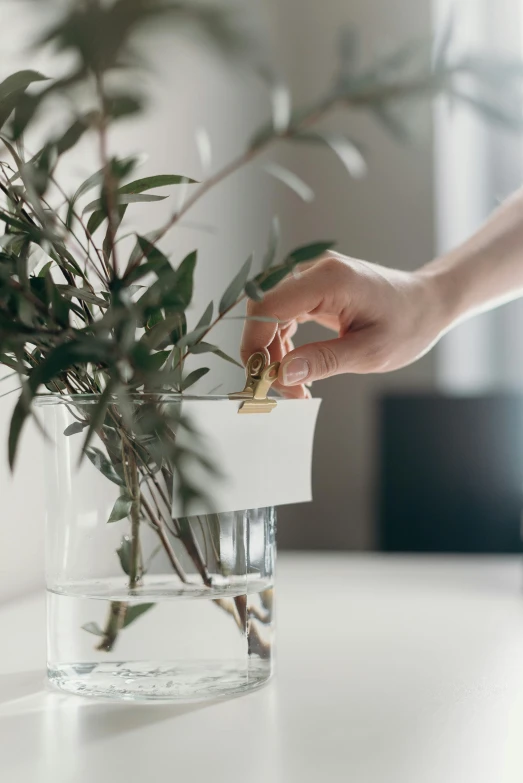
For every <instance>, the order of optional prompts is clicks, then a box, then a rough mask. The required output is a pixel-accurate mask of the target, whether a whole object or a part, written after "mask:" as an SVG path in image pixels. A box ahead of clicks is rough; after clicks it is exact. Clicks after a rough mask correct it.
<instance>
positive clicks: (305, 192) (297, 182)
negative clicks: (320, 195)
mask: <svg viewBox="0 0 523 783" xmlns="http://www.w3.org/2000/svg"><path fill="white" fill-rule="evenodd" d="M264 169H265V171H266V172H267V174H270V175H271V177H274V178H275V179H277V180H279V181H280V182H283V184H284V185H287V187H288V188H290V189H291V190H293V191H294V192H295V193H296V195H298V196H299V197H300V198H301V199H302V200H303V201H306V202H311V201H314V191H313V190H312V188H311V187H309V185H307V183H306V182H304V181H303V180H302V179H301V177H298V175H297V174H295V173H294V172H293V171H290V169H287V168H285V166H280V164H279V163H266V164H265V166H264Z"/></svg>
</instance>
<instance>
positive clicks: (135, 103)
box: [105, 93, 143, 120]
mask: <svg viewBox="0 0 523 783" xmlns="http://www.w3.org/2000/svg"><path fill="white" fill-rule="evenodd" d="M105 105H106V110H107V114H108V115H109V117H112V118H113V120H119V119H121V118H122V117H129V116H131V115H133V114H137V113H138V112H139V111H140V110H141V109H142V106H143V103H142V101H141V100H140V98H139V97H138V96H137V95H130V94H129V93H120V94H119V95H109V96H107V98H106V102H105Z"/></svg>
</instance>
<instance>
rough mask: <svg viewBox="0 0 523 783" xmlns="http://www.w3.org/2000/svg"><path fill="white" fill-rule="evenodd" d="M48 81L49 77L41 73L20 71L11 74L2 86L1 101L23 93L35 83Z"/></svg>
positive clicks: (0, 90) (0, 88)
mask: <svg viewBox="0 0 523 783" xmlns="http://www.w3.org/2000/svg"><path fill="white" fill-rule="evenodd" d="M45 81H48V77H47V76H44V75H43V74H41V73H39V72H38V71H31V70H26V71H18V72H17V73H13V74H11V76H8V77H7V79H4V81H3V82H2V83H1V84H0V101H2V100H4V98H7V96H8V95H11V94H12V93H14V92H23V91H24V90H25V89H26V88H27V87H29V85H30V84H33V83H34V82H45Z"/></svg>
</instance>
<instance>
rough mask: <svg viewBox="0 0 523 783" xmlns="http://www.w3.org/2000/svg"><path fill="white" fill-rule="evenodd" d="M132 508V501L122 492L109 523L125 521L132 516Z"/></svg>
mask: <svg viewBox="0 0 523 783" xmlns="http://www.w3.org/2000/svg"><path fill="white" fill-rule="evenodd" d="M132 507H133V501H132V499H131V498H130V497H129V495H128V494H127V492H122V494H121V495H120V497H118V498H117V499H116V502H115V504H114V506H113V509H112V511H111V514H110V516H109V519H108V520H107V522H108V523H110V522H119V521H120V520H121V519H125V518H126V517H128V516H129V515H130V513H131V509H132Z"/></svg>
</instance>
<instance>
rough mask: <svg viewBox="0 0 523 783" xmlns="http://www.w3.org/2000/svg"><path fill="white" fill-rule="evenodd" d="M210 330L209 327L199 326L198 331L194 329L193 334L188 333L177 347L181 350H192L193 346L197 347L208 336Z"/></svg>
mask: <svg viewBox="0 0 523 783" xmlns="http://www.w3.org/2000/svg"><path fill="white" fill-rule="evenodd" d="M208 330H209V327H207V326H198V327H196V329H193V330H192V332H187V334H185V335H184V336H183V337H182V338H181V339H180V340H178V342H177V343H176V345H177V347H178V348H180V349H183V348H192V346H193V345H196V343H197V342H199V340H201V338H202V337H203V336H204V335H205V334H207V332H208Z"/></svg>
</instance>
